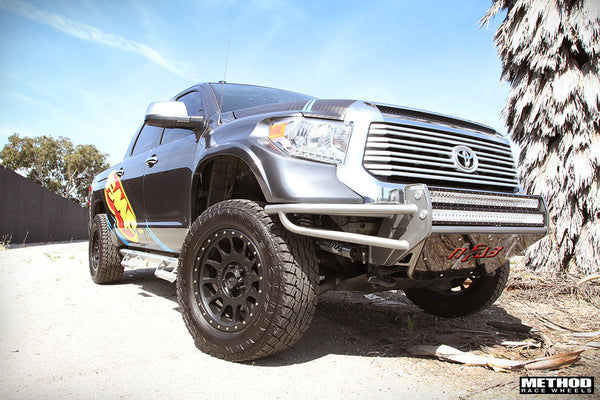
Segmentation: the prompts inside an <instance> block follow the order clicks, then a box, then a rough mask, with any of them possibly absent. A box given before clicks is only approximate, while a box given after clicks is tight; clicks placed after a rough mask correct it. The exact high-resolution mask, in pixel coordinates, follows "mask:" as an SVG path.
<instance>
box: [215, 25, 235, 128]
mask: <svg viewBox="0 0 600 400" xmlns="http://www.w3.org/2000/svg"><path fill="white" fill-rule="evenodd" d="M232 28H233V17H231V21H230V22H229V39H228V40H227V53H226V55H225V71H223V83H222V87H221V104H219V108H220V110H219V122H218V123H219V124H220V123H221V114H222V113H223V95H224V93H225V82H227V64H228V63H229V48H230V47H231V29H232Z"/></svg>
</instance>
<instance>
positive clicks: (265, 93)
mask: <svg viewBox="0 0 600 400" xmlns="http://www.w3.org/2000/svg"><path fill="white" fill-rule="evenodd" d="M210 86H211V87H212V89H213V91H214V93H215V97H216V98H217V103H218V104H219V106H221V101H222V103H223V105H222V107H221V111H222V112H228V111H235V110H241V109H242V108H248V107H256V106H262V105H265V104H278V103H289V102H292V101H306V100H311V99H314V97H312V96H307V95H305V94H301V93H295V92H289V91H287V90H281V89H273V88H267V87H262V86H249V85H236V84H231V83H224V84H222V83H211V85H210Z"/></svg>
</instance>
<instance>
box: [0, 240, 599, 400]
mask: <svg viewBox="0 0 600 400" xmlns="http://www.w3.org/2000/svg"><path fill="white" fill-rule="evenodd" d="M576 282H577V279H575V278H572V277H567V278H560V279H558V278H550V277H541V276H538V275H535V274H532V273H527V272H523V271H516V272H513V274H512V275H511V279H510V281H509V286H508V288H507V290H506V291H505V292H504V293H503V295H502V296H501V298H500V299H499V301H497V302H496V304H495V305H493V306H492V307H490V308H488V309H487V310H484V311H482V312H480V313H478V314H476V315H473V316H470V317H464V318H457V319H443V318H438V317H433V316H430V315H427V314H425V313H423V312H421V311H420V310H419V309H418V308H417V307H415V306H414V305H413V304H411V303H410V301H409V300H408V299H407V298H406V297H405V296H404V295H403V294H402V292H387V293H382V294H377V295H369V296H364V295H362V294H358V293H349V292H336V293H327V294H325V295H323V296H322V297H321V298H320V299H319V305H318V308H317V312H316V315H315V318H314V320H313V322H312V324H311V326H310V328H309V329H308V331H307V332H306V334H305V335H304V336H303V338H302V339H301V340H300V341H299V342H298V343H297V344H296V345H295V346H293V347H292V348H291V349H289V350H286V351H284V352H282V353H279V354H277V355H275V356H273V357H270V358H267V359H263V360H259V361H255V362H253V363H242V364H234V363H229V362H225V361H222V360H217V359H215V358H212V357H209V356H207V355H205V354H203V353H201V352H200V351H199V350H198V349H197V348H196V347H195V346H194V344H193V341H192V339H191V337H190V336H189V334H188V332H187V330H186V328H185V326H184V324H183V321H182V319H181V316H180V314H179V311H178V304H177V299H176V295H175V286H174V285H173V284H170V283H168V282H165V281H162V280H159V279H156V278H155V277H154V276H153V271H151V270H147V269H143V270H135V271H128V270H126V272H125V276H124V278H123V282H122V283H121V284H117V285H109V286H99V285H95V284H93V283H92V282H91V280H90V278H89V273H88V266H87V243H81V242H80V243H72V244H53V245H46V246H32V247H26V248H14V249H10V250H6V251H0V315H1V316H0V357H1V359H0V360H1V363H2V364H1V365H2V371H3V372H2V374H0V398H2V399H42V398H43V399H83V398H85V399H103V400H104V399H137V398H161V399H162V398H164V399H169V398H178V399H201V398H211V399H225V398H227V399H230V398H240V399H241V398H248V399H254V398H256V399H313V398H315V399H317V398H318V399H340V398H343V399H392V398H403V399H404V398H408V399H420V400H425V399H516V398H522V397H523V396H525V398H526V399H535V398H547V396H548V395H520V394H519V377H521V376H593V377H594V378H595V384H596V388H595V392H596V393H595V394H594V395H577V396H575V398H578V399H592V398H599V397H600V396H599V395H598V394H599V393H600V389H599V382H600V349H599V348H598V342H600V335H599V332H598V331H600V318H599V317H600V298H599V297H598V294H599V293H600V284H599V282H598V280H596V281H591V282H588V283H584V284H582V285H580V286H576V284H575V283H576ZM523 324H524V325H527V326H530V327H533V328H535V329H534V330H532V331H530V332H529V333H523V332H521V333H519V332H517V331H516V330H521V331H522V330H524V329H522V328H523V327H522V325H523ZM589 332H595V334H594V333H591V334H590V333H589ZM506 341H512V342H516V343H513V347H510V346H507V345H506V343H505V344H502V343H504V342H506ZM440 344H446V345H450V346H452V347H454V348H456V349H460V350H463V351H466V352H470V353H473V354H481V355H488V356H493V357H497V358H505V359H511V360H533V359H536V358H539V357H543V356H547V355H551V354H555V355H556V354H562V353H566V352H571V351H574V350H577V349H584V350H585V351H584V352H583V353H582V354H581V356H580V358H579V360H578V361H577V362H576V363H575V364H573V365H571V366H568V367H566V368H563V369H558V370H552V371H548V370H527V369H520V370H516V371H510V372H506V371H494V370H493V369H491V368H490V367H485V366H483V367H482V366H471V365H462V364H458V363H453V362H449V361H443V360H439V359H438V358H436V357H431V356H415V355H413V353H414V351H413V350H414V348H415V346H418V345H440ZM550 398H552V399H560V398H572V396H568V395H565V396H561V395H552V396H550Z"/></svg>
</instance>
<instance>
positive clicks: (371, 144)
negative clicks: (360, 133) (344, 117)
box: [367, 138, 514, 168]
mask: <svg viewBox="0 0 600 400" xmlns="http://www.w3.org/2000/svg"><path fill="white" fill-rule="evenodd" d="M415 143H416V141H414V140H412V141H408V140H401V139H395V138H394V139H393V138H369V140H368V141H367V149H374V148H376V149H379V148H387V147H390V148H395V149H400V150H408V151H414V150H415ZM417 145H418V147H420V148H421V151H426V150H425V149H436V150H441V151H443V152H445V153H446V152H447V151H448V146H443V145H435V144H431V143H424V142H421V143H418V144H417ZM430 152H431V153H435V154H439V153H440V152H439V151H430ZM478 156H479V154H478ZM479 159H480V160H488V161H492V162H496V163H500V164H504V165H508V166H510V167H512V168H514V163H513V161H512V158H508V159H507V157H506V155H496V154H492V153H489V154H486V156H481V157H479Z"/></svg>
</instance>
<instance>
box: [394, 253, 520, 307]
mask: <svg viewBox="0 0 600 400" xmlns="http://www.w3.org/2000/svg"><path fill="white" fill-rule="evenodd" d="M509 272H510V264H509V263H508V262H506V263H505V264H503V265H502V266H501V267H500V268H498V269H497V270H496V271H494V274H493V275H485V276H480V277H474V278H467V279H458V280H455V281H453V282H452V288H451V289H448V290H445V291H437V290H432V289H429V288H419V289H406V290H404V292H405V293H406V297H408V298H409V299H410V300H411V301H412V302H413V303H415V304H416V305H417V306H418V307H419V308H421V309H422V310H423V311H425V312H428V313H430V314H433V315H438V316H440V317H461V316H464V315H468V314H472V313H474V312H477V311H479V310H481V309H483V308H486V307H489V306H490V305H492V304H493V303H494V302H495V301H496V300H497V299H498V297H500V295H501V294H502V291H503V290H504V288H505V287H506V282H507V281H508V274H509Z"/></svg>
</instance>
